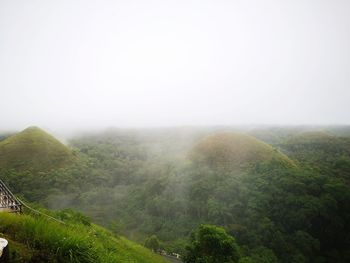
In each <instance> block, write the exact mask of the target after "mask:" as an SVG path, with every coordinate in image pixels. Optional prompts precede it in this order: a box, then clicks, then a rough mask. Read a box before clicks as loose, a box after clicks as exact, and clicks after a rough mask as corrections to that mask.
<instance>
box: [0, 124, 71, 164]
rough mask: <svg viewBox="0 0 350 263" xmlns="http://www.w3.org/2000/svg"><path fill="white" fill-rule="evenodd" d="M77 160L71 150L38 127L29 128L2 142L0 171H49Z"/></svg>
mask: <svg viewBox="0 0 350 263" xmlns="http://www.w3.org/2000/svg"><path fill="white" fill-rule="evenodd" d="M76 159H77V158H76V157H75V156H74V154H73V152H72V151H71V149H70V148H68V147H67V146H65V145H64V144H62V143H61V142H60V141H59V140H57V139H56V138H55V137H53V136H52V135H50V134H48V133H47V132H45V131H43V130H42V129H40V128H38V127H29V128H27V129H25V130H23V131H22V132H19V133H17V134H15V135H12V136H10V137H8V138H6V139H5V140H3V141H1V142H0V169H15V170H34V171H47V170H50V169H55V168H61V167H66V166H67V165H70V164H72V163H74V161H75V160H76Z"/></svg>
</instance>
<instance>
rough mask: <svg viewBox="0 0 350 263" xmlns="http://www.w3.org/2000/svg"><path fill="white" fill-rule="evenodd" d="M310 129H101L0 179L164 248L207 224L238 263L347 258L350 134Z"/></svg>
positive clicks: (175, 247)
mask: <svg viewBox="0 0 350 263" xmlns="http://www.w3.org/2000/svg"><path fill="white" fill-rule="evenodd" d="M337 129H338V130H337V131H343V130H341V129H339V128H337ZM310 130H312V128H310V127H309V128H305V127H303V128H300V129H299V128H298V127H296V128H285V129H282V128H279V129H268V130H267V131H265V132H264V130H262V131H259V132H257V131H256V130H255V131H254V133H255V134H260V136H263V137H264V140H265V141H266V142H267V141H270V142H271V144H267V143H264V142H262V141H260V140H258V139H255V138H253V137H251V136H248V135H244V134H238V133H237V132H231V130H229V129H226V131H225V132H218V133H216V132H215V129H214V128H213V129H189V128H184V129H177V130H176V129H174V130H172V129H164V130H139V131H137V130H125V131H123V130H109V131H107V132H105V133H99V134H93V135H85V136H80V137H76V138H74V139H72V140H71V141H70V145H71V147H74V149H75V150H74V152H75V156H74V155H73V156H74V164H71V165H67V166H64V167H59V168H55V169H50V170H46V169H45V167H43V168H42V169H40V172H39V171H34V170H31V169H20V170H19V169H15V168H16V167H11V166H7V168H6V169H3V170H2V174H1V175H2V179H3V180H4V181H5V182H6V183H7V184H8V185H9V186H10V187H11V189H13V191H14V192H16V193H17V194H20V195H21V196H23V197H24V198H26V199H27V200H30V201H33V202H38V203H41V204H42V205H44V206H46V207H48V208H51V209H62V208H67V207H70V208H73V209H75V210H78V211H81V212H83V213H84V214H86V215H87V216H89V217H90V218H92V220H93V221H94V222H95V223H99V224H102V225H103V226H105V227H107V228H109V229H110V230H111V231H112V232H113V233H115V234H117V235H118V236H119V235H125V236H127V237H128V238H130V239H132V240H134V241H137V242H138V243H140V244H145V241H146V239H147V238H149V237H151V236H153V235H156V236H157V239H159V247H160V248H162V249H163V248H164V249H165V250H166V251H167V252H174V253H179V254H181V255H185V254H186V250H185V248H186V246H187V244H188V242H189V240H190V236H191V232H192V231H193V230H194V229H197V227H198V226H199V225H201V224H211V225H217V226H220V227H222V228H224V229H225V231H226V233H227V234H229V235H232V236H234V237H235V240H236V242H237V244H238V246H239V252H240V259H239V262H240V263H242V262H250V263H251V262H254V263H257V262H259V263H260V262H286V263H294V262H295V263H296V262H320V263H321V262H344V263H345V262H350V250H349V248H350V239H349V237H350V188H349V174H350V166H349V165H348V164H349V159H350V144H349V138H346V137H339V136H336V135H334V134H333V133H331V132H329V131H326V132H322V133H320V132H319V128H318V129H317V131H318V132H317V133H312V134H310V133H305V131H308V132H310ZM345 130H346V129H345ZM332 131H333V130H332ZM251 133H253V132H251ZM342 134H344V132H343V133H342ZM10 138H11V137H8V138H7V139H5V140H4V141H2V142H5V141H8V140H9V139H10ZM2 142H0V144H1V143H2ZM65 149H69V148H67V147H65ZM70 151H71V150H70ZM21 158H24V157H23V156H21ZM19 159H20V158H19ZM19 159H18V161H20V160H19ZM52 161H54V159H53V160H52ZM34 163H38V162H35V160H34ZM43 165H44V166H45V165H46V164H45V162H43ZM38 166H39V165H38ZM72 213H73V212H70V213H68V215H66V216H62V218H65V217H68V218H69V217H70V215H71V214H72ZM65 220H68V219H67V218H66V219H65ZM81 220H82V222H83V221H84V220H83V219H81ZM86 227H88V226H86ZM27 249H32V248H27ZM151 249H152V248H151Z"/></svg>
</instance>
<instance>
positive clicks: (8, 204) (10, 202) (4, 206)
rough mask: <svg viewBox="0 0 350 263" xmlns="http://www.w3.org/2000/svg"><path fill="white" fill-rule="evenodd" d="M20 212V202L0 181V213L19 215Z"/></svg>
mask: <svg viewBox="0 0 350 263" xmlns="http://www.w3.org/2000/svg"><path fill="white" fill-rule="evenodd" d="M21 211H22V204H21V202H20V201H19V200H18V199H17V198H16V197H15V196H14V194H13V193H12V192H11V191H10V189H8V188H7V186H6V185H5V183H4V182H3V181H2V180H0V212H10V213H20V212H21Z"/></svg>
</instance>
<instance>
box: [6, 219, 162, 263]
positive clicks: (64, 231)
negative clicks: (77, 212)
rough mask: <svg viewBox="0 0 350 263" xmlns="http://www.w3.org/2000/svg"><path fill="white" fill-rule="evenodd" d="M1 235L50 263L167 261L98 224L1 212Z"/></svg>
mask: <svg viewBox="0 0 350 263" xmlns="http://www.w3.org/2000/svg"><path fill="white" fill-rule="evenodd" d="M0 232H1V233H3V234H4V235H6V236H7V237H9V238H10V239H11V240H14V241H16V242H20V243H22V244H25V246H26V247H28V248H31V249H34V250H35V251H39V253H40V257H41V258H42V259H44V260H47V261H49V262H72V263H78V262H84V263H85V262H86V263H90V262H91V263H96V262H103V263H105V262H130V263H131V262H133V263H134V262H135V263H136V262H140V263H151V262H152V263H153V262H154V263H161V262H165V261H164V260H163V259H161V258H160V257H159V256H157V255H155V254H152V253H151V252H150V251H148V250H147V249H145V248H143V247H142V246H140V245H137V244H135V243H133V242H131V241H128V240H126V239H124V238H121V237H119V238H118V237H115V236H113V235H112V234H111V233H110V232H108V231H107V230H105V229H104V228H102V227H98V226H95V225H92V226H85V225H82V224H69V225H62V224H59V223H56V222H51V221H48V220H46V219H43V218H36V217H33V216H31V215H15V214H7V213H1V214H0Z"/></svg>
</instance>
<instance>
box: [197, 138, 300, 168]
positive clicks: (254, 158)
mask: <svg viewBox="0 0 350 263" xmlns="http://www.w3.org/2000/svg"><path fill="white" fill-rule="evenodd" d="M190 158H191V160H192V161H194V162H199V163H205V164H206V165H209V166H210V167H212V168H219V167H225V168H234V169H235V168H243V167H249V166H252V165H255V164H257V163H260V162H265V161H271V160H276V161H278V162H280V163H283V164H286V165H290V166H293V165H294V164H293V161H292V160H290V159H289V158H288V157H287V156H286V155H284V154H282V153H280V152H278V151H277V149H275V148H273V147H272V146H270V145H268V144H266V143H264V142H262V141H259V140H257V139H256V138H254V137H252V136H249V135H245V134H240V133H234V132H226V133H217V134H214V135H210V136H207V137H205V138H204V139H202V140H201V141H200V142H199V143H198V144H197V145H195V146H194V148H193V149H192V151H191V153H190Z"/></svg>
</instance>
